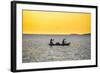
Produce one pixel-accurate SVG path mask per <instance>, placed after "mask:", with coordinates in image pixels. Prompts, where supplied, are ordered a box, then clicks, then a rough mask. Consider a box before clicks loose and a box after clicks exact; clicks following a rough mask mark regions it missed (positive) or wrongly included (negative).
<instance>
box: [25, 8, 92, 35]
mask: <svg viewBox="0 0 100 73" xmlns="http://www.w3.org/2000/svg"><path fill="white" fill-rule="evenodd" d="M90 32H91V14H90V13H78V12H77V13H75V12H50V11H29V10H23V33H24V34H85V33H90Z"/></svg>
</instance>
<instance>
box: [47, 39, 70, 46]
mask: <svg viewBox="0 0 100 73" xmlns="http://www.w3.org/2000/svg"><path fill="white" fill-rule="evenodd" d="M53 41H54V39H50V43H49V45H50V46H69V45H70V44H71V43H70V42H68V43H65V39H63V41H62V43H59V42H56V43H55V44H54V43H53Z"/></svg>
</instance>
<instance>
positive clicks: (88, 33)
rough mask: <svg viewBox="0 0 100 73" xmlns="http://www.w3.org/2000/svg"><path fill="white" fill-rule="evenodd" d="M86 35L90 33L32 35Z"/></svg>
mask: <svg viewBox="0 0 100 73" xmlns="http://www.w3.org/2000/svg"><path fill="white" fill-rule="evenodd" d="M22 34H31V35H32V33H22ZM86 34H91V33H84V34H79V33H78V34H77V33H76V34H75V33H72V34H33V35H86Z"/></svg>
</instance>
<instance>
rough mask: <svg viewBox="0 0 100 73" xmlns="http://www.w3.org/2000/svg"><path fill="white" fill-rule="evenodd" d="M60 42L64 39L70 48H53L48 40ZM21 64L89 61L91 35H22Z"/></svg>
mask: <svg viewBox="0 0 100 73" xmlns="http://www.w3.org/2000/svg"><path fill="white" fill-rule="evenodd" d="M51 38H53V39H55V42H62V39H63V38H65V39H66V41H67V42H71V44H70V46H53V47H50V46H49V45H48V44H49V42H50V39H51ZM22 44H23V45H22V62H23V63H29V62H48V61H65V60H87V59H91V45H90V44H91V35H89V34H88V35H32V34H23V39H22Z"/></svg>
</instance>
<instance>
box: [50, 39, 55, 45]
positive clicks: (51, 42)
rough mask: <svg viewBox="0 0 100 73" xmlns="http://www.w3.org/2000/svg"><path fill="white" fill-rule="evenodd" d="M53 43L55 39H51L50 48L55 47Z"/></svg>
mask: <svg viewBox="0 0 100 73" xmlns="http://www.w3.org/2000/svg"><path fill="white" fill-rule="evenodd" d="M53 41H54V39H52V38H51V39H50V44H49V45H50V46H52V45H53Z"/></svg>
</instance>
